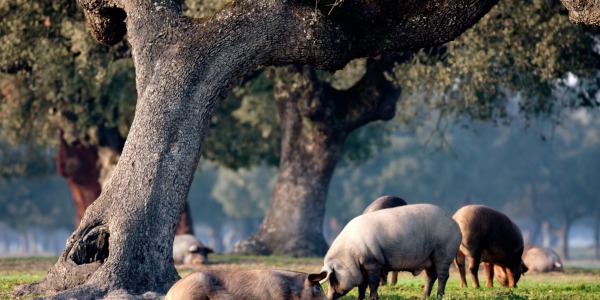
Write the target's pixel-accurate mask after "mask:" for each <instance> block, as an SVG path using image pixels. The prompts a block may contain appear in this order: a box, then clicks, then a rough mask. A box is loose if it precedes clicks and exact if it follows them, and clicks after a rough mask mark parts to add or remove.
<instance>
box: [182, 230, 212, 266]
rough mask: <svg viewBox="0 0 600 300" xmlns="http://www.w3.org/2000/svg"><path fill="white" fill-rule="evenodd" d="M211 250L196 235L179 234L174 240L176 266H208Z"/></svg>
mask: <svg viewBox="0 0 600 300" xmlns="http://www.w3.org/2000/svg"><path fill="white" fill-rule="evenodd" d="M209 253H213V250H212V249H211V248H208V247H206V246H204V245H203V244H202V243H201V242H200V241H199V240H198V239H197V238H196V237H195V236H194V235H191V234H178V235H176V236H175V239H174V240H173V262H174V263H175V264H178V265H179V264H186V265H187V264H192V265H199V264H206V263H208V254H209Z"/></svg>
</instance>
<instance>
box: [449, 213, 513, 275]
mask: <svg viewBox="0 0 600 300" xmlns="http://www.w3.org/2000/svg"><path fill="white" fill-rule="evenodd" d="M452 217H453V218H454V220H456V222H457V223H458V226H459V227H460V231H461V232H462V243H461V246H460V250H461V251H462V252H463V253H464V254H465V255H466V256H469V257H475V256H477V254H479V255H481V259H482V261H483V262H490V263H495V264H500V265H507V264H508V263H509V261H515V262H516V261H519V262H520V258H521V255H522V253H523V248H524V247H523V235H522V234H521V230H519V227H518V226H517V225H516V224H515V223H514V222H513V221H511V220H510V218H508V217H507V216H506V215H505V214H503V213H501V212H499V211H496V210H494V209H492V208H489V207H487V206H484V205H467V206H464V207H462V208H460V209H459V210H458V211H457V212H456V213H455V214H454V215H453V216H452Z"/></svg>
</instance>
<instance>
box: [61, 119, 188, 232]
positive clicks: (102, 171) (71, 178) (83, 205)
mask: <svg viewBox="0 0 600 300" xmlns="http://www.w3.org/2000/svg"><path fill="white" fill-rule="evenodd" d="M105 131H106V132H103V133H102V134H101V135H102V136H103V138H102V139H101V140H102V141H99V142H100V145H98V146H97V147H95V146H89V145H85V144H82V143H81V142H79V140H77V139H76V140H74V141H73V142H72V143H68V142H67V141H66V140H65V136H64V132H63V131H61V132H60V146H59V148H58V151H57V152H56V169H57V172H58V174H60V175H61V176H63V177H64V178H65V179H66V180H67V184H68V185H69V188H70V189H71V194H72V195H73V201H74V202H75V211H76V213H77V217H76V218H77V219H76V223H75V224H77V225H79V223H80V222H81V219H82V218H83V214H84V213H85V210H86V209H87V208H88V206H90V205H91V204H92V203H93V202H94V201H95V200H96V199H97V198H98V196H100V192H101V191H102V186H103V185H104V183H105V182H106V181H107V180H108V179H109V178H110V176H111V175H112V172H113V170H114V167H115V164H116V161H117V159H118V156H119V153H120V151H122V148H123V141H122V138H121V136H120V135H119V134H118V133H117V132H116V131H115V132H112V131H111V130H105ZM107 135H112V137H107ZM105 140H111V142H107V141H105ZM175 234H194V228H193V224H192V219H191V217H190V210H189V208H188V204H187V201H186V203H185V207H184V210H183V212H182V214H181V217H180V218H179V223H178V224H177V229H176V230H175Z"/></svg>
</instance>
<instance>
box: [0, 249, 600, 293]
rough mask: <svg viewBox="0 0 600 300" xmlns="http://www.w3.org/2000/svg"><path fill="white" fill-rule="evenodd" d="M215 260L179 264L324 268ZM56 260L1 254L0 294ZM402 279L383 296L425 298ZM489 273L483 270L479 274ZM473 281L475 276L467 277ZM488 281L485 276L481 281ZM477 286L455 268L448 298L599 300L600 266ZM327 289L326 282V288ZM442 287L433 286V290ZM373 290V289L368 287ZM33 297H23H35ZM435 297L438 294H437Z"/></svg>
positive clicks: (415, 282)
mask: <svg viewBox="0 0 600 300" xmlns="http://www.w3.org/2000/svg"><path fill="white" fill-rule="evenodd" d="M209 258H210V261H211V263H210V264H208V265H203V266H199V267H178V271H179V273H180V275H181V276H185V275H187V274H189V273H191V272H194V271H201V270H207V269H228V270H238V269H286V270H295V271H302V272H307V273H316V272H318V271H319V270H320V269H321V266H322V263H323V260H322V259H320V258H299V259H296V258H289V257H278V256H268V257H262V256H260V257H259V256H234V255H218V254H215V255H212V254H211V255H210V257H209ZM54 262H56V257H44V258H40V257H34V258H5V259H0V299H18V298H16V297H14V296H13V295H12V294H11V292H12V291H13V290H14V288H15V287H16V286H18V285H20V284H25V283H31V282H35V281H37V280H40V279H42V277H43V276H44V274H45V272H46V271H47V270H48V269H49V268H50V267H51V266H52V265H53V264H54ZM398 277H399V278H398V281H399V282H398V284H397V285H395V286H383V287H380V288H379V295H380V297H381V299H392V300H406V299H411V300H413V299H421V296H422V292H423V285H424V284H425V275H424V274H421V275H419V276H416V277H414V276H412V275H411V274H410V273H406V272H403V273H400V274H399V276H398ZM481 278H484V276H483V274H480V279H481ZM467 281H468V282H469V284H470V278H467ZM480 283H481V284H482V285H483V286H485V281H481V282H480ZM495 285H496V286H495V287H493V288H485V287H482V288H480V289H474V288H472V287H468V288H460V286H459V281H458V273H456V272H455V271H454V270H453V269H451V273H450V279H449V280H448V284H447V285H446V295H445V297H444V299H457V300H459V299H460V300H467V299H468V300H479V299H482V300H483V299H511V300H520V299H544V300H545V299H600V269H587V268H566V272H565V273H553V274H526V275H525V276H524V277H523V278H522V279H521V281H519V284H518V285H519V287H518V288H517V289H508V288H504V287H501V286H499V284H498V283H497V282H496V283H495ZM325 288H326V287H325ZM436 290H437V282H436V285H434V289H433V292H432V295H435V293H436ZM367 293H368V291H367ZM356 294H357V289H356V288H355V289H353V290H352V291H351V292H350V293H349V294H348V295H346V296H345V297H343V299H356ZM30 298H32V297H28V298H24V299H30ZM430 299H437V298H436V297H435V296H433V297H431V298H430Z"/></svg>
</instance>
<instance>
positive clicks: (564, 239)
mask: <svg viewBox="0 0 600 300" xmlns="http://www.w3.org/2000/svg"><path fill="white" fill-rule="evenodd" d="M572 224H573V221H572V220H570V219H567V220H565V224H564V225H563V228H561V230H560V240H561V252H562V255H563V258H564V259H570V256H569V231H570V230H571V225H572Z"/></svg>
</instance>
